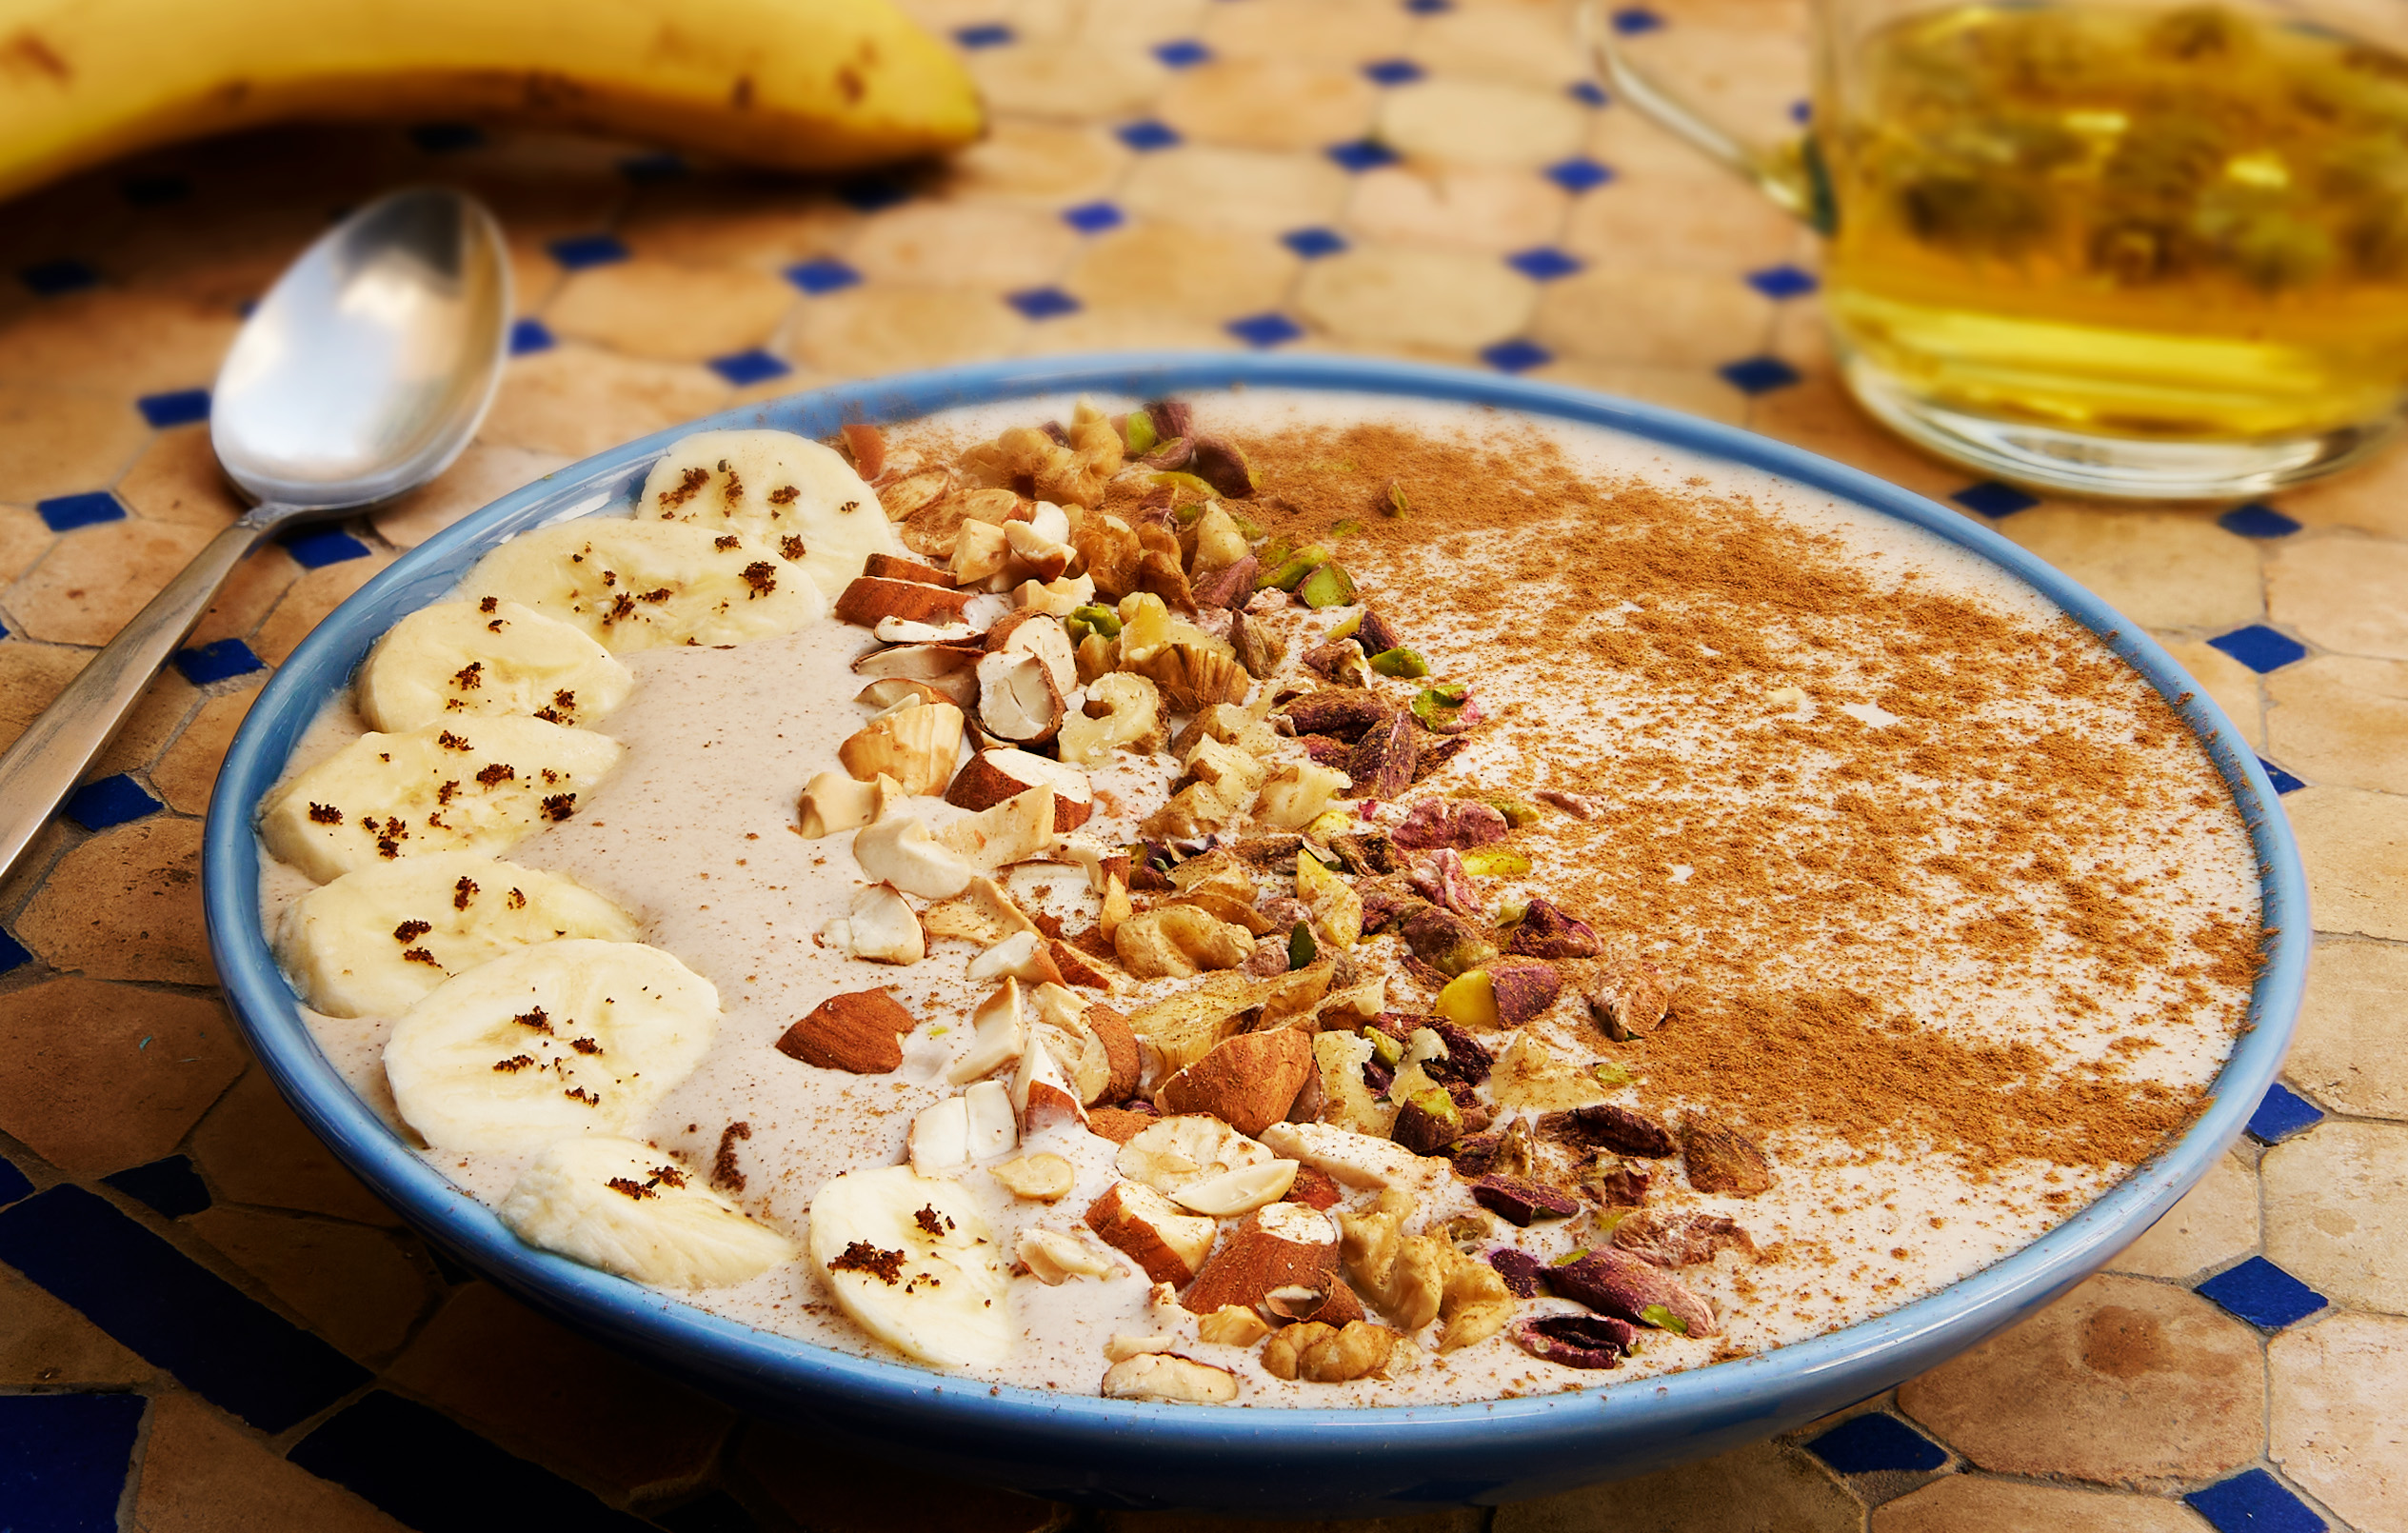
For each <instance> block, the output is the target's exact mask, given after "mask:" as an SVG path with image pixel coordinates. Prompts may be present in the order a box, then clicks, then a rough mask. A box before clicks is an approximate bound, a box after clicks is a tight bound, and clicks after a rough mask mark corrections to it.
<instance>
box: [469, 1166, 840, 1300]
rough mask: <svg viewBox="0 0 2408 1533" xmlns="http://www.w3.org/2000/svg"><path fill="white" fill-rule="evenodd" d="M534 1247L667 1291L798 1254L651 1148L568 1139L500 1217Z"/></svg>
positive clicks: (515, 1192) (729, 1278) (717, 1284)
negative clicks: (666, 1289) (658, 1286)
mask: <svg viewBox="0 0 2408 1533" xmlns="http://www.w3.org/2000/svg"><path fill="white" fill-rule="evenodd" d="M495 1211H496V1212H497V1213H499V1214H500V1215H501V1219H502V1223H503V1224H507V1225H508V1226H509V1227H510V1230H511V1232H512V1233H513V1234H515V1235H517V1236H518V1238H519V1239H520V1240H523V1241H525V1242H526V1243H527V1244H529V1245H535V1246H540V1247H542V1248H543V1249H545V1250H547V1251H558V1252H559V1253H560V1254H561V1255H563V1256H566V1257H567V1258H569V1259H570V1260H572V1261H577V1262H583V1263H585V1264H586V1265H587V1266H593V1267H600V1268H601V1269H602V1270H603V1271H605V1272H615V1273H617V1274H618V1275H619V1276H621V1277H623V1278H633V1279H634V1280H635V1281H636V1282H638V1283H650V1284H659V1285H660V1286H662V1287H665V1288H721V1287H726V1285H727V1284H734V1283H742V1282H744V1281H745V1280H746V1279H747V1278H752V1277H758V1276H759V1275H760V1274H762V1273H764V1272H766V1271H767V1270H768V1269H769V1268H771V1267H773V1266H776V1265H777V1264H780V1263H781V1262H790V1261H792V1260H793V1259H794V1256H795V1249H796V1248H795V1244H794V1243H793V1242H792V1241H790V1240H787V1239H786V1237H785V1236H784V1235H781V1234H779V1233H778V1232H777V1231H776V1230H774V1229H771V1228H770V1227H769V1226H768V1225H766V1224H762V1223H760V1222H759V1221H758V1220H754V1219H749V1218H747V1217H746V1215H745V1213H744V1211H743V1210H742V1209H740V1208H738V1207H737V1206H736V1205H734V1204H732V1203H730V1202H728V1201H727V1200H726V1198H723V1197H721V1196H720V1195H719V1194H718V1193H716V1192H714V1191H712V1190H711V1189H710V1188H709V1187H707V1186H705V1185H703V1183H702V1180H701V1179H700V1178H699V1177H697V1176H696V1175H695V1174H694V1173H692V1172H690V1171H688V1170H687V1169H686V1168H685V1167H684V1166H682V1165H678V1164H677V1162H675V1161H674V1160H671V1159H670V1158H669V1157H668V1156H667V1155H665V1154H663V1153H662V1152H661V1151H659V1150H657V1149H655V1148H653V1147H652V1146H651V1145H640V1144H638V1143H636V1142H635V1141H634V1140H631V1139H603V1138H593V1139H567V1140H563V1141H561V1142H560V1143H559V1144H557V1145H552V1146H550V1147H549V1148H547V1149H546V1150H545V1151H544V1152H543V1153H542V1154H541V1155H538V1156H537V1157H536V1158H535V1163H534V1164H533V1165H529V1166H528V1167H527V1170H526V1171H525V1172H524V1173H523V1174H522V1175H521V1176H520V1177H519V1179H518V1181H517V1182H515V1183H514V1184H512V1185H511V1187H510V1190H509V1192H508V1193H507V1195H506V1196H505V1197H504V1198H503V1199H502V1203H501V1206H500V1207H499V1208H498V1209H496V1210H495Z"/></svg>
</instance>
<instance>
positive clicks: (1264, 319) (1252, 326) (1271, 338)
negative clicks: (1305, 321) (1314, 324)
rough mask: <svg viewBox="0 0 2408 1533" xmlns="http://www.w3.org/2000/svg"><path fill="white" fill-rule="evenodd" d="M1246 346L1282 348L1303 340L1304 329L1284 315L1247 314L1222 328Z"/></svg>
mask: <svg viewBox="0 0 2408 1533" xmlns="http://www.w3.org/2000/svg"><path fill="white" fill-rule="evenodd" d="M1222 328H1223V329H1225V330H1227V331H1228V332H1229V333H1230V334H1232V335H1234V336H1236V337H1237V338H1238V339H1239V340H1241V341H1244V343H1245V344H1246V345H1248V346H1254V347H1264V348H1269V347H1274V346H1284V345H1285V344H1286V343H1287V342H1289V341H1301V340H1303V339H1304V327H1303V326H1301V325H1299V324H1297V323H1296V322H1295V321H1294V320H1292V319H1290V318H1288V317H1287V316H1286V315H1285V314H1277V313H1274V314H1248V315H1247V316H1246V317H1245V318H1244V319H1233V320H1231V321H1229V323H1228V324H1226V325H1224V326H1223V327H1222Z"/></svg>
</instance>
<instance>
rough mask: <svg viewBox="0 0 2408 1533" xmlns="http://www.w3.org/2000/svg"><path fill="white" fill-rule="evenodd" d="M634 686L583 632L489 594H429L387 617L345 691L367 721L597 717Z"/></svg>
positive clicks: (398, 725) (403, 724) (396, 725)
mask: <svg viewBox="0 0 2408 1533" xmlns="http://www.w3.org/2000/svg"><path fill="white" fill-rule="evenodd" d="M634 685H635V682H634V678H633V677H631V676H629V675H628V674H627V667H625V666H622V665H620V664H619V663H618V662H617V661H615V660H613V659H611V658H610V651H609V650H607V649H605V648H604V647H602V646H601V645H599V644H597V643H595V642H594V641H593V640H592V639H591V638H589V637H588V636H587V634H586V633H585V632H584V630H582V629H580V628H574V627H570V626H569V625H567V624H566V623H563V622H560V621H559V620H557V619H555V618H548V617H546V616H545V615H544V614H543V613H541V612H538V611H535V610H533V609H532V608H530V607H521V606H519V605H518V603H516V602H505V601H502V600H500V599H498V598H494V597H488V598H486V599H484V600H482V601H475V602H437V603H436V604H435V605H434V606H432V607H420V608H419V609H418V610H417V611H415V612H412V613H410V614H409V616H408V617H406V618H404V619H402V620H401V621H400V622H399V623H396V624H394V625H393V626H392V627H390V628H388V630H386V633H385V637H383V638H382V639H379V640H377V641H376V647H375V648H373V649H371V650H369V651H368V660H367V662H366V663H365V664H364V665H362V666H361V667H360V675H359V680H358V682H357V683H355V684H354V686H353V688H352V695H353V696H354V697H355V698H357V699H358V701H359V706H360V717H361V718H363V719H366V720H367V721H368V727H369V728H371V729H385V730H398V729H415V728H417V727H419V726H420V725H422V724H434V723H438V722H440V721H443V720H448V719H455V718H460V717H463V716H468V717H476V716H479V715H484V714H490V713H529V714H532V715H534V716H535V717H536V718H539V719H547V720H549V721H550V722H551V723H553V724H597V723H600V722H601V720H602V718H603V717H604V715H606V714H607V713H608V712H609V711H610V710H611V709H612V708H615V707H618V706H619V705H620V704H622V703H624V702H626V701H627V691H628V689H629V688H630V687H633V686H634Z"/></svg>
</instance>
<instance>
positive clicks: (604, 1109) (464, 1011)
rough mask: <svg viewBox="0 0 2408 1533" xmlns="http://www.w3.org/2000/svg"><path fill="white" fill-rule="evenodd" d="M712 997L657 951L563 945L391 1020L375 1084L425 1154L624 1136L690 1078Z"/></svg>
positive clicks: (713, 1019) (442, 992) (710, 1022)
mask: <svg viewBox="0 0 2408 1533" xmlns="http://www.w3.org/2000/svg"><path fill="white" fill-rule="evenodd" d="M718 1031H719V991H718V990H717V989H716V988H714V987H713V986H712V985H711V983H710V982H709V981H708V980H706V979H704V978H703V977H702V976H701V975H699V974H696V973H695V972H694V971H693V970H692V969H689V968H687V966H685V965H683V964H681V963H679V962H678V961H677V960H676V959H675V958H672V957H670V956H669V955H668V954H667V953H665V952H663V951H661V950H660V949H659V948H657V947H647V946H644V945H643V944H641V943H631V942H603V941H600V940H598V939H595V938H590V937H564V938H562V939H561V940H560V941H558V942H547V943H542V944H539V945H537V946H533V947H522V948H520V949H519V950H518V951H516V952H514V953H507V954H505V955H504V956H502V957H500V958H497V959H495V960H494V961H493V962H492V963H490V964H486V965H482V966H479V967H476V968H472V969H470V970H468V972H467V973H466V974H462V975H459V976H457V977H456V978H453V979H448V980H446V981H444V982H443V984H441V985H439V986H436V987H435V988H434V989H433V990H432V991H430V992H428V995H427V997H426V999H425V1000H423V1001H420V1002H419V1003H418V1004H417V1005H414V1006H411V1007H410V1008H409V1009H408V1011H407V1012H405V1013H403V1015H402V1019H401V1021H399V1022H398V1023H395V1024H394V1025H393V1035H392V1037H391V1038H390V1039H389V1040H388V1041H387V1043H386V1045H385V1077H386V1079H387V1080H388V1081H389V1082H391V1083H392V1087H393V1101H394V1104H395V1105H397V1106H399V1107H400V1109H401V1115H402V1117H403V1118H404V1119H405V1120H406V1121H407V1122H408V1124H409V1126H410V1127H412V1128H415V1129H417V1130H418V1132H419V1133H420V1134H421V1135H423V1136H425V1138H426V1141H427V1143H428V1144H429V1145H433V1146H435V1147H436V1148H437V1149H458V1150H531V1149H541V1148H543V1147H544V1146H545V1145H550V1144H554V1143H556V1142H558V1141H560V1140H564V1139H567V1138H569V1137H571V1136H572V1135H578V1134H624V1133H626V1132H627V1130H628V1129H630V1128H632V1127H633V1126H634V1125H636V1124H637V1123H639V1122H640V1121H642V1119H643V1117H644V1115H645V1114H646V1113H647V1112H649V1111H651V1110H652V1107H653V1105H654V1104H656V1103H658V1102H659V1101H660V1100H661V1099H662V1098H663V1097H665V1096H667V1094H668V1093H669V1091H670V1090H671V1089H673V1088H674V1087H675V1086H676V1085H677V1084H678V1083H679V1082H680V1081H683V1080H685V1079H686V1077H687V1076H688V1075H690V1074H691V1073H693V1069H694V1066H695V1065H698V1064H700V1063H701V1062H702V1057H703V1053H704V1051H705V1050H706V1049H708V1048H709V1047H710V1041H711V1039H712V1038H713V1037H714V1036H715V1035H716V1034H717V1033H718Z"/></svg>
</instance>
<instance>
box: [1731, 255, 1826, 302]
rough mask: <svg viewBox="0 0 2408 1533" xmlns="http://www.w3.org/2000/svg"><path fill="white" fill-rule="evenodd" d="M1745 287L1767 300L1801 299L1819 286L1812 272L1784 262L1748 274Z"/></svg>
mask: <svg viewBox="0 0 2408 1533" xmlns="http://www.w3.org/2000/svg"><path fill="white" fill-rule="evenodd" d="M1747 285H1748V286H1749V287H1751V288H1753V289H1756V290H1757V291H1758V292H1761V293H1762V294H1763V295H1764V296H1765V297H1767V298H1801V297H1803V296H1804V295H1806V294H1807V293H1810V292H1812V291H1814V290H1815V289H1817V288H1819V287H1821V283H1819V282H1817V281H1815V274H1814V273H1813V272H1811V271H1807V270H1805V269H1801V268H1799V267H1794V266H1790V265H1789V264H1787V263H1786V262H1784V263H1782V264H1781V265H1780V266H1777V267H1766V268H1764V269H1762V270H1761V271H1751V272H1749V273H1748V274H1747Z"/></svg>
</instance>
